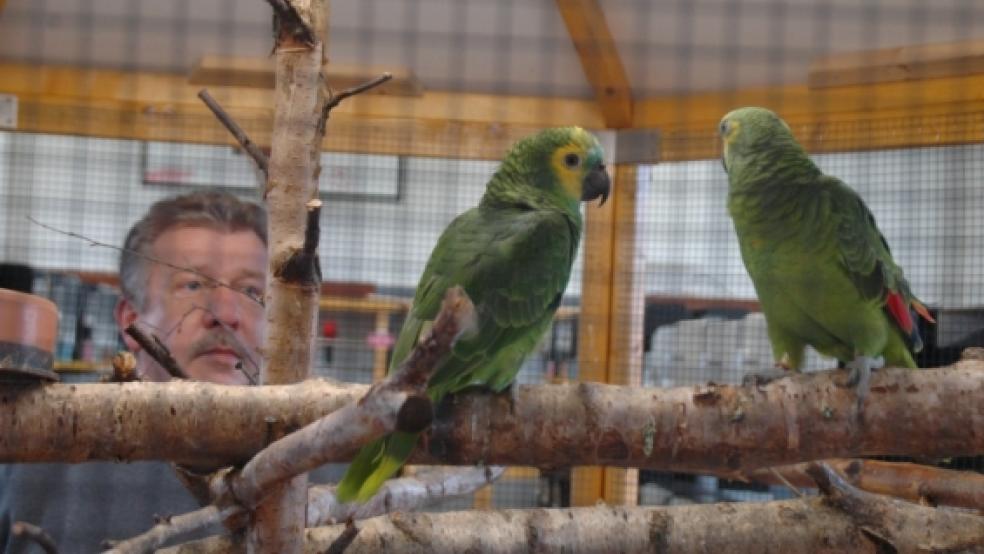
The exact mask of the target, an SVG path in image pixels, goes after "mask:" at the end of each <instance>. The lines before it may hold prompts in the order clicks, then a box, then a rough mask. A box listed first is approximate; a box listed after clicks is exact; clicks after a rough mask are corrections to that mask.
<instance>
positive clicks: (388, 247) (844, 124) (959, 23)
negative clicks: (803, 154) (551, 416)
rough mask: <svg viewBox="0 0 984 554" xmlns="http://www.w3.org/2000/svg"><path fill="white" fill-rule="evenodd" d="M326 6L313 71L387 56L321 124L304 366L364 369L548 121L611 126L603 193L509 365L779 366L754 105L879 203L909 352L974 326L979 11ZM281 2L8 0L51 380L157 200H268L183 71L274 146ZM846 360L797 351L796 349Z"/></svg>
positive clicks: (450, 503) (7, 101) (719, 377)
mask: <svg viewBox="0 0 984 554" xmlns="http://www.w3.org/2000/svg"><path fill="white" fill-rule="evenodd" d="M272 3H273V2H271V4H272ZM329 4H330V6H329V9H328V10H327V16H328V31H327V36H326V39H325V53H326V60H327V63H326V64H325V65H324V66H323V75H324V80H325V86H327V87H328V88H329V89H331V91H332V93H333V94H336V93H338V92H340V91H342V90H344V89H346V88H349V87H351V86H353V85H355V84H358V83H361V82H364V81H367V80H369V79H372V78H373V77H375V76H377V75H379V74H380V73H382V72H384V71H387V72H389V73H391V74H392V76H393V78H392V80H391V81H390V82H389V83H386V84H384V85H382V86H380V87H378V88H377V89H374V90H372V91H369V92H367V93H365V94H363V95H359V96H354V97H352V98H350V99H348V100H346V102H345V103H343V104H341V105H340V106H339V107H338V108H337V109H336V110H335V111H333V112H332V114H331V116H330V117H329V118H328V120H327V130H326V133H325V138H324V142H323V145H322V146H323V148H322V150H323V151H322V153H321V158H320V164H321V173H320V175H319V176H318V198H319V199H321V200H322V201H323V207H322V211H321V216H320V227H321V238H320V250H319V259H320V268H321V272H322V278H323V283H322V288H321V296H320V309H319V315H318V323H317V325H316V327H315V335H316V336H315V354H314V362H313V367H312V369H311V373H312V376H315V377H321V378H328V379H337V380H341V381H346V382H356V383H370V382H374V381H378V380H380V379H382V378H383V377H384V376H385V375H386V373H387V371H388V369H389V366H390V364H391V362H392V359H391V357H392V356H391V354H392V351H393V347H394V343H395V341H396V338H397V337H398V335H399V331H400V329H401V326H402V325H403V322H404V320H405V318H406V316H407V313H408V310H409V309H410V308H411V305H412V300H413V297H414V293H415V290H416V287H417V285H418V279H419V278H420V275H421V273H422V272H423V271H424V268H425V264H426V262H427V260H428V257H429V255H430V253H431V251H432V249H433V248H434V245H435V243H436V241H437V239H438V237H439V236H440V234H441V233H442V231H444V229H445V228H446V227H447V226H448V225H449V224H450V223H451V222H452V221H453V220H454V218H455V217H456V216H458V215H459V214H461V213H463V212H464V211H466V210H468V209H470V208H472V207H474V206H476V205H478V203H479V201H480V199H481V198H482V195H483V193H484V191H485V186H486V183H487V182H488V181H489V179H490V178H491V177H492V175H493V174H494V173H495V171H496V170H497V169H498V167H499V162H500V160H501V159H502V157H503V155H504V154H505V152H506V151H507V149H508V147H509V146H510V145H511V144H513V143H514V142H515V141H516V140H518V139H519V138H521V137H525V136H527V135H529V134H531V133H534V132H536V131H538V130H540V129H542V128H545V127H554V126H567V125H579V126H582V127H585V128H587V129H589V130H591V131H593V132H594V133H595V134H596V135H597V136H598V137H599V138H600V139H601V142H602V144H603V145H604V147H605V149H606V155H607V159H606V163H607V166H608V170H609V173H610V174H611V175H612V178H613V186H614V191H613V198H612V200H611V201H610V203H609V205H607V206H605V207H603V208H599V207H597V206H596V205H594V204H590V203H588V204H584V205H583V206H582V207H581V211H580V213H581V214H582V216H583V217H584V219H585V222H586V223H585V229H584V234H583V236H582V237H581V243H580V247H579V249H578V252H577V257H576V258H575V260H574V262H573V266H572V267H573V269H572V273H571V276H570V279H569V283H568V285H567V287H566V289H565V291H564V293H563V295H562V298H560V302H559V309H558V311H557V313H556V316H555V317H554V321H553V323H552V325H551V326H550V327H549V329H548V330H547V331H546V332H545V334H544V335H543V337H542V338H541V339H539V341H538V342H537V345H536V347H535V348H534V349H533V351H532V352H531V353H530V354H529V356H527V357H526V358H525V359H524V361H523V362H522V364H521V367H520V368H519V370H518V372H517V376H516V383H518V384H544V383H567V382H577V381H599V382H608V383H613V384H621V385H632V386H641V387H653V388H669V387H686V386H698V385H704V384H706V383H708V382H713V383H718V384H738V383H740V382H741V380H742V377H743V376H744V375H745V374H747V373H750V372H754V371H756V370H761V369H768V368H772V367H773V366H774V364H775V362H776V361H777V360H775V359H774V358H775V356H774V354H773V350H772V347H771V345H770V340H769V335H768V331H767V322H766V319H765V316H764V315H763V313H762V310H761V304H760V302H759V298H758V294H757V291H756V289H755V287H754V285H753V282H752V280H751V279H750V277H749V275H748V272H747V271H746V268H745V266H744V264H743V260H742V256H741V251H740V247H739V244H738V239H737V238H736V233H735V226H734V223H733V221H732V219H731V218H730V217H729V212H728V207H727V202H728V193H729V181H728V175H727V173H726V171H725V170H724V169H723V168H722V162H721V155H722V150H721V148H722V147H721V137H720V136H719V132H718V121H719V120H720V118H721V117H722V116H723V115H724V114H725V113H727V112H729V111H730V110H732V109H734V108H737V107H740V106H746V105H761V106H765V107H768V108H770V109H772V110H773V111H775V112H776V113H777V114H778V115H779V116H781V117H783V118H784V119H785V121H786V122H787V123H788V126H789V128H790V130H791V132H792V134H793V135H794V136H795V137H796V139H797V140H798V141H799V142H800V144H802V145H803V147H804V148H805V150H806V151H807V152H808V153H809V154H810V156H811V158H812V159H813V161H814V162H815V163H816V164H817V166H818V167H819V168H820V169H821V170H822V171H824V172H825V173H827V174H829V175H833V176H837V177H839V178H840V179H842V180H843V181H844V182H845V183H847V184H848V185H849V186H850V187H852V188H853V189H854V190H855V191H856V192H857V193H858V194H859V195H860V197H861V198H862V199H863V201H864V202H865V203H866V205H867V206H868V208H869V209H870V211H871V213H872V214H873V216H874V218H875V220H876V221H877V225H878V227H879V229H880V230H881V232H882V234H883V235H884V237H885V239H886V241H887V243H888V244H889V245H890V247H891V253H892V255H893V256H894V259H895V261H896V262H897V263H898V265H899V266H901V267H902V268H904V271H905V276H906V278H907V280H908V282H909V284H910V285H911V288H912V291H913V293H915V294H916V295H917V296H918V297H919V298H920V299H921V300H922V302H923V303H924V304H925V305H926V306H927V307H928V308H929V311H930V312H931V313H932V315H933V317H934V318H935V325H932V324H929V323H927V322H923V321H920V322H918V331H919V332H920V333H921V335H922V340H923V343H924V347H923V349H922V351H921V352H919V353H917V355H916V361H917V364H918V366H919V367H924V368H926V367H939V366H944V365H948V364H952V363H953V362H955V361H956V360H957V359H958V358H959V357H960V355H961V352H962V351H963V350H964V349H966V348H968V347H972V346H984V286H982V277H984V262H982V259H981V256H980V255H979V250H980V245H981V244H982V243H984V226H982V225H980V223H979V221H978V217H979V214H981V213H984V189H982V188H981V186H980V184H979V182H980V180H981V178H982V176H984V134H982V132H984V110H982V106H984V105H982V104H981V100H980V98H979V96H980V95H979V90H980V89H981V85H982V84H984V75H982V72H984V46H982V44H984V43H982V42H980V40H981V37H982V36H984V5H981V4H980V3H977V2H970V1H958V0H946V1H942V2H934V3H932V4H930V3H926V2H920V1H918V0H880V1H871V2H862V3H855V2H847V1H841V0H823V1H809V2H808V1H804V0H700V1H695V2H690V1H641V0H590V1H589V0H577V1H575V0H556V1H546V0H541V1H532V2H531V1H514V0H510V1H499V2H479V1H453V0H362V1H360V2H337V1H336V2H329ZM271 14H272V11H271V6H270V5H269V4H267V3H264V2H261V1H259V0H256V1H249V2H247V1H243V0H240V1H232V0H208V1H200V2H187V1H185V2H163V3H162V2H152V1H149V0H139V1H131V2H108V1H91V0H89V1H87V0H78V1H69V0H45V1H43V2H36V1H35V2H30V1H27V0H8V1H7V2H0V263H2V264H3V265H2V266H0V271H2V273H3V279H2V282H0V286H2V287H4V288H21V289H22V290H26V291H28V292H31V291H33V292H34V293H35V294H39V295H42V296H46V297H48V298H51V299H52V300H54V301H55V302H56V303H57V305H58V307H59V312H60V323H59V328H58V339H57V346H56V350H55V353H54V357H55V367H56V369H58V370H59V371H60V373H61V374H62V376H63V378H65V379H67V380H74V381H95V380H98V379H99V377H100V376H101V375H102V374H104V373H105V372H106V371H107V370H108V368H109V360H110V358H111V357H112V356H113V354H115V353H116V352H118V351H119V350H122V349H125V344H124V343H123V341H122V339H121V337H120V332H119V328H118V325H117V321H116V319H115V317H116V316H115V315H114V306H115V304H116V302H117V299H118V297H119V279H118V277H117V271H118V264H119V255H120V252H119V248H120V246H121V245H122V241H123V239H124V236H125V235H126V232H127V230H128V229H129V228H130V226H131V225H133V223H134V222H135V221H136V220H137V219H138V218H139V217H140V216H141V215H142V214H143V213H144V212H145V211H146V210H147V208H148V207H149V206H150V205H151V204H152V203H153V202H155V201H157V200H160V199H162V198H166V197H170V196H173V195H176V194H181V193H186V192H190V191H200V190H224V191H228V192H231V193H232V194H234V195H236V196H237V197H240V198H242V199H248V200H253V201H258V202H261V201H262V199H263V191H264V176H263V173H262V171H260V170H258V169H257V167H256V165H255V163H254V162H253V160H252V159H251V157H250V155H249V154H248V153H246V152H245V151H244V149H243V148H242V147H241V146H240V145H238V144H237V143H236V141H235V140H234V139H233V138H231V137H230V136H229V135H228V133H227V131H226V130H225V129H223V128H222V126H221V125H220V124H219V123H218V122H217V121H216V120H215V118H214V117H213V115H212V114H211V113H210V112H209V111H208V110H207V109H206V108H205V106H204V105H203V104H202V103H201V101H200V100H199V99H198V98H197V97H196V94H197V93H198V91H199V90H200V89H203V88H205V89H207V90H209V91H210V92H211V93H212V94H213V95H214V97H215V98H216V100H218V102H219V103H220V104H222V105H223V106H224V107H225V108H226V110H227V111H228V112H229V114H231V115H232V116H234V118H235V120H236V121H237V122H238V124H239V125H240V126H241V127H242V128H243V130H244V131H245V132H246V133H247V134H248V135H249V136H250V137H251V138H252V140H253V141H254V142H255V143H256V144H258V145H260V147H261V148H265V149H267V150H266V152H267V153H269V146H270V143H271V128H272V125H273V119H274V101H275V97H274V92H273V87H274V80H275V68H274V62H273V60H272V57H271V49H272V48H273V44H274V39H275V37H274V31H273V29H274V27H273V24H272V23H271ZM24 271H27V275H28V278H27V280H26V284H25V280H24V279H23V278H21V277H22V276H23V275H24ZM520 271H521V269H520ZM18 279H19V280H18ZM837 366H838V360H836V359H834V358H831V357H826V356H823V355H820V354H819V353H818V352H817V351H815V350H813V349H808V351H807V354H806V359H805V361H804V363H803V366H802V368H803V369H804V370H806V371H815V370H825V369H831V368H834V367H837ZM573 423H574V424H576V423H577V422H573ZM949 463H950V465H951V467H960V468H965V469H973V470H975V471H980V470H981V468H982V467H984V466H982V465H981V464H980V462H979V460H976V459H956V460H951V461H950V462H949ZM340 469H341V468H339V467H334V468H330V469H329V470H327V471H326V472H325V473H324V478H325V479H337V477H338V474H339V472H340ZM415 470H416V468H415V469H411V470H410V473H412V472H413V471H415ZM791 494H792V493H791V491H789V490H788V488H787V487H785V486H781V485H775V484H771V485H770V484H748V483H742V482H736V481H730V480H727V479H725V478H724V477H720V476H714V475H692V474H683V473H676V472H661V471H638V470H632V469H621V468H598V467H577V468H557V469H551V470H546V469H545V470H542V471H541V470H537V469H534V468H526V467H515V468H510V469H509V470H507V471H506V473H505V476H504V477H503V478H502V479H500V480H499V481H498V482H497V483H495V484H494V485H492V486H490V487H487V488H486V489H484V490H482V491H479V492H477V493H474V494H472V495H468V496H465V497H462V498H457V499H451V500H447V501H445V502H444V503H442V504H440V505H438V506H436V507H433V508H432V509H438V510H453V509H461V508H465V507H472V506H474V507H487V508H492V507H495V508H511V507H536V506H552V507H558V506H572V505H592V504H594V503H595V502H596V501H597V500H599V499H603V500H605V501H607V502H609V503H614V504H642V505H671V504H679V503H691V502H696V503H702V502H718V501H746V500H772V499H780V498H788V497H790V496H791Z"/></svg>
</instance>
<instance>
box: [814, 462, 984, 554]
mask: <svg viewBox="0 0 984 554" xmlns="http://www.w3.org/2000/svg"><path fill="white" fill-rule="evenodd" d="M806 471H807V473H808V474H809V475H810V477H812V478H813V479H814V480H815V481H816V483H817V485H818V486H819V487H820V490H821V491H823V493H824V494H825V495H826V497H827V501H828V502H829V503H830V504H832V505H833V506H835V507H836V508H838V509H840V510H842V511H843V512H844V513H846V514H847V515H848V516H849V517H850V518H851V520H852V521H853V522H854V523H855V524H856V525H857V526H858V527H859V528H860V529H862V530H863V531H864V532H865V533H866V534H867V535H868V536H869V537H872V540H873V541H875V542H878V543H879V545H880V546H888V547H889V548H886V549H884V551H890V552H968V551H971V552H984V517H981V516H979V515H976V514H969V513H962V512H959V511H955V510H947V509H942V508H929V507H926V506H920V505H918V504H913V503H912V502H906V501H904V500H897V499H895V498H888V497H884V496H880V495H876V494H872V493H869V492H864V491H862V490H859V489H857V488H855V487H854V486H852V485H851V484H850V483H848V482H847V481H846V480H844V478H843V477H841V476H840V475H839V474H838V473H837V472H836V471H834V470H833V469H831V468H830V466H828V465H826V464H823V463H819V464H810V466H809V467H807V469H806Z"/></svg>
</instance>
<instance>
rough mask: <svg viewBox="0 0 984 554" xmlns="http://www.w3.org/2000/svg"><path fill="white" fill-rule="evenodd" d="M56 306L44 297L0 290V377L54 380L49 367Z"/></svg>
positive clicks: (54, 329)
mask: <svg viewBox="0 0 984 554" xmlns="http://www.w3.org/2000/svg"><path fill="white" fill-rule="evenodd" d="M57 336H58V307H57V306H55V303H54V302H52V301H51V300H48V299H47V298H42V297H40V296H35V295H33V294H27V293H23V292H17V291H13V290H8V289H0V379H3V380H22V379H27V380H37V379H39V378H40V379H54V380H57V379H58V375H57V374H56V373H55V372H53V371H52V370H51V366H52V362H54V359H55V356H54V353H55V341H56V339H57Z"/></svg>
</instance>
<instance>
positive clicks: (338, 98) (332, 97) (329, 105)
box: [318, 72, 393, 133]
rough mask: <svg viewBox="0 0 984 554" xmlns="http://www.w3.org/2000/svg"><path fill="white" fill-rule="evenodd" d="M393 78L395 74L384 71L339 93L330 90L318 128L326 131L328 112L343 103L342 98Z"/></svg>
mask: <svg viewBox="0 0 984 554" xmlns="http://www.w3.org/2000/svg"><path fill="white" fill-rule="evenodd" d="M392 78H393V74H392V73H389V72H387V73H383V74H382V75H380V76H379V77H376V78H375V79H372V80H370V81H366V82H365V83H362V84H361V85H356V86H354V87H352V88H347V89H345V90H343V91H341V92H339V93H338V94H335V93H334V92H332V91H329V94H328V101H327V102H325V105H324V107H323V108H321V120H320V121H319V122H318V129H320V130H321V132H322V133H324V129H325V122H326V121H328V114H329V113H331V111H332V110H333V109H335V108H336V107H337V106H338V105H339V104H341V103H342V100H345V99H346V98H348V97H350V96H355V95H356V94H361V93H363V92H365V91H367V90H369V89H371V88H375V87H378V86H379V85H381V84H383V83H385V82H386V81H389V80H390V79H392Z"/></svg>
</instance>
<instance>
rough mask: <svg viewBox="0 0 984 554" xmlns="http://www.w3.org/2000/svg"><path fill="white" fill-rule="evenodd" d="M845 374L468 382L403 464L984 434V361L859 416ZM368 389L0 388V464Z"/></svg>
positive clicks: (245, 444)
mask: <svg viewBox="0 0 984 554" xmlns="http://www.w3.org/2000/svg"><path fill="white" fill-rule="evenodd" d="M842 378H843V375H842V372H839V371H829V372H821V373H814V374H804V375H798V376H794V377H791V378H787V379H781V380H779V381H776V382H773V383H770V384H769V385H766V386H764V387H762V388H761V389H756V388H753V387H741V386H701V387H679V388H673V389H649V388H640V387H617V386H611V385H600V384H587V383H585V384H575V385H537V386H517V387H516V389H515V391H514V393H513V394H512V395H510V394H503V395H490V394H485V393H481V392H469V393H465V394H460V395H456V396H455V397H453V398H451V399H449V401H447V402H445V403H444V404H442V407H441V408H440V409H439V410H438V414H437V418H436V419H435V422H434V424H433V425H432V426H431V428H430V430H429V431H428V432H426V433H425V435H424V436H425V441H426V448H423V449H418V451H417V452H416V453H415V455H414V456H413V458H412V463H451V464H467V465H474V464H477V463H480V462H481V463H487V464H495V465H533V466H539V467H545V468H551V467H567V466H570V465H612V466H621V467H639V468H650V469H661V470H679V471H689V472H695V471H702V472H709V473H716V474H719V475H727V474H732V475H734V476H735V478H740V477H741V475H743V474H745V473H748V472H750V471H752V470H755V469H759V468H762V467H768V466H778V465H786V464H791V463H798V462H803V461H810V460H819V459H827V458H841V457H857V456H869V455H900V456H924V457H937V458H938V457H947V456H969V455H977V454H980V453H982V452H984V433H977V432H972V431H973V430H975V429H982V428H984V413H982V412H981V411H980V398H981V394H982V392H981V391H982V390H984V362H981V361H979V360H966V361H963V362H961V363H960V364H958V367H956V368H948V369H927V370H921V371H912V370H904V369H884V370H879V371H877V372H875V375H874V376H873V378H872V386H871V393H870V394H869V397H868V401H867V405H866V408H865V418H864V420H863V421H861V422H858V421H856V419H855V418H854V417H853V416H852V414H851V406H852V405H853V402H854V391H853V389H849V388H844V387H841V386H839V385H837V384H836V383H837V382H839V380H841V379H842ZM365 391H366V387H364V386H359V385H347V386H344V385H329V384H326V383H323V382H319V381H310V382H306V383H303V384H297V385H290V386H272V387H225V386H221V385H214V384H210V383H189V382H170V383H122V384H77V385H65V384H50V385H46V386H43V387H35V388H29V389H24V388H14V387H0V463H17V462H80V461H85V460H100V459H101V460H117V459H118V460H147V459H164V460H171V461H177V462H180V463H185V464H191V465H203V464H215V465H219V464H220V463H222V464H234V463H243V462H244V461H246V460H248V459H249V458H250V457H252V455H253V454H255V453H256V452H258V451H259V450H260V449H262V448H263V447H264V446H266V444H268V442H269V434H270V432H271V431H270V430H269V428H270V427H271V425H275V426H276V427H278V428H281V429H284V430H291V429H297V428H300V427H302V426H303V425H305V424H307V423H309V422H311V421H313V420H315V419H317V418H319V417H321V416H323V415H324V414H327V413H330V412H332V411H334V410H337V409H339V408H340V407H342V406H343V405H344V404H346V403H347V402H350V401H352V400H355V399H357V398H359V397H360V396H362V394H364V393H365ZM513 397H514V398H515V403H513V401H512V398H513ZM161 414H168V416H167V417H161ZM268 421H273V422H275V423H273V424H271V423H268ZM572 421H575V422H583V424H581V425H572V424H571V422H572ZM347 459H348V455H342V454H339V455H337V456H332V457H331V459H330V460H326V461H347Z"/></svg>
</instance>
